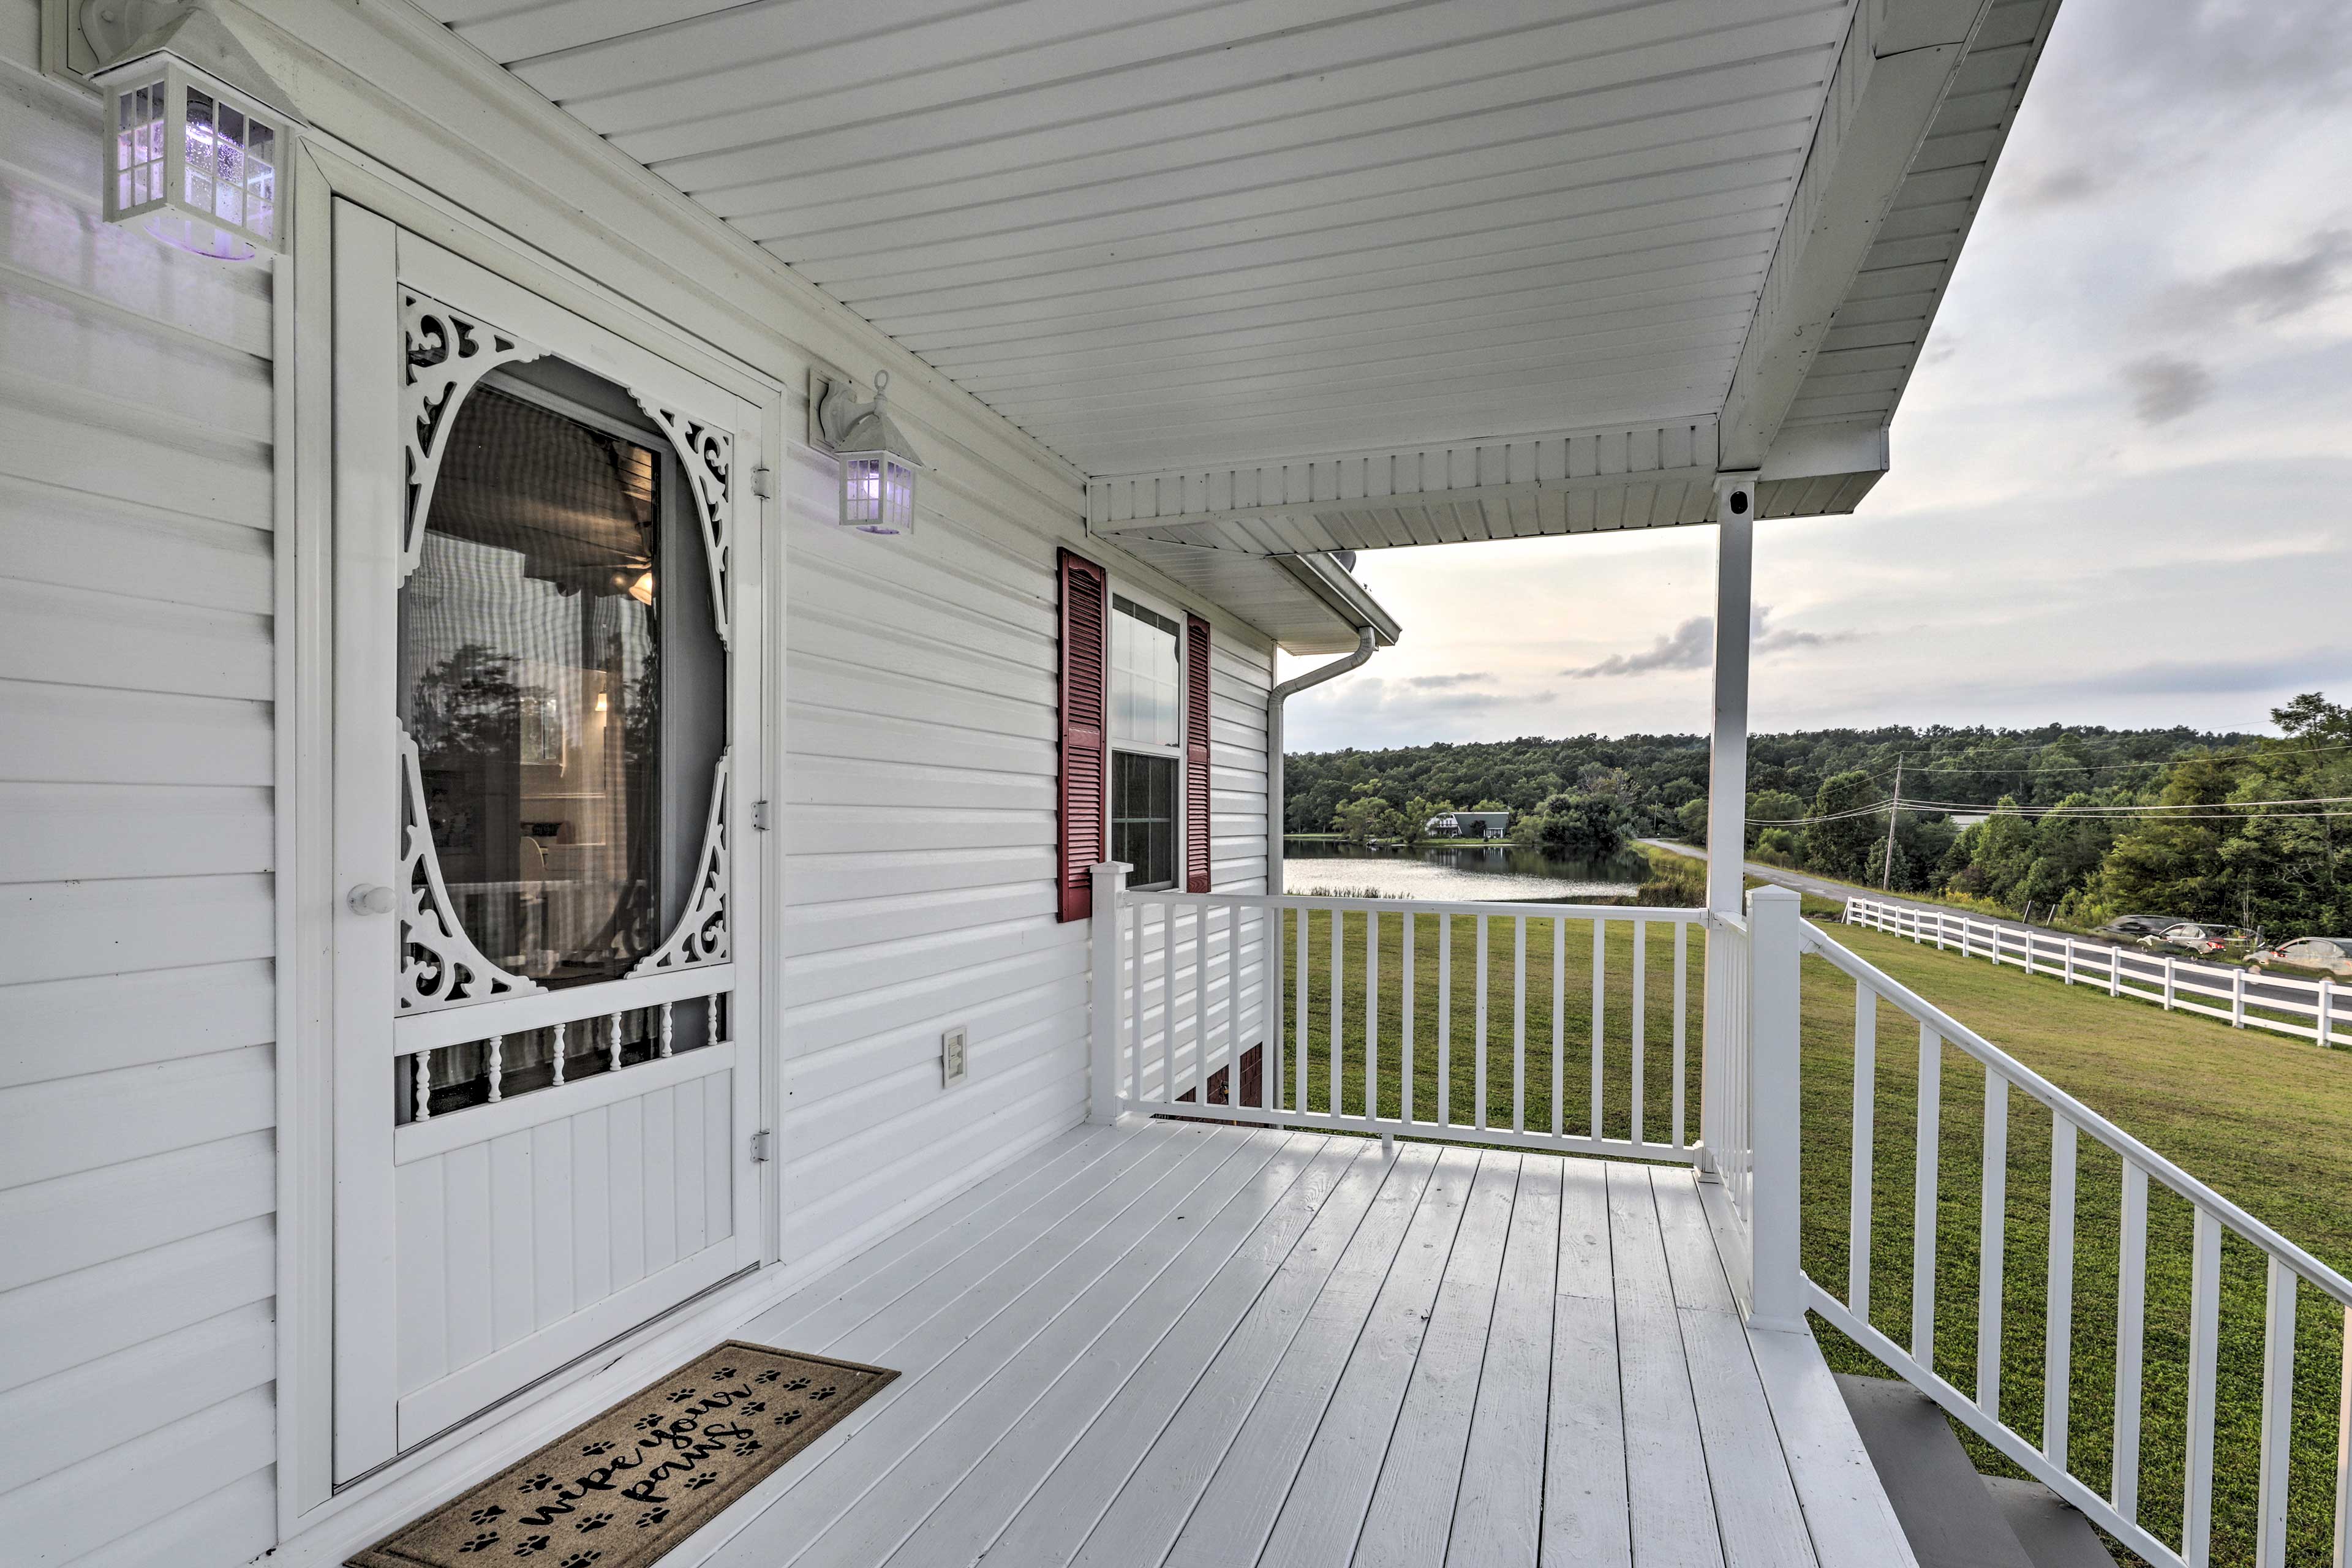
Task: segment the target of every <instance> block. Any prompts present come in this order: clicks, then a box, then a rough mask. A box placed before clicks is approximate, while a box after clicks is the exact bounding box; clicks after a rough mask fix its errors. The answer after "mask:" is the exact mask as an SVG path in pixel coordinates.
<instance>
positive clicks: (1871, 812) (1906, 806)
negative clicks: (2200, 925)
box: [1748, 795, 2352, 827]
mask: <svg viewBox="0 0 2352 1568" xmlns="http://www.w3.org/2000/svg"><path fill="white" fill-rule="evenodd" d="M2288 805H2295V806H2314V805H2352V795H2315V796H2312V797H2310V798H2308V799H2305V800H2245V801H2227V800H2223V801H2195V802H2189V803H2185V804H2181V805H2164V804H2160V803H2158V804H2151V805H2071V806H2069V805H2042V806H2034V805H2004V806H2000V807H1993V806H1987V805H1966V804H1960V803H1956V802H1952V801H1933V800H1927V801H1923V800H1916V799H1914V800H1908V801H1905V800H1900V799H1897V800H1892V801H1886V800H1882V801H1874V802H1873V803H1872V804H1870V805H1857V806H1853V807H1850V808H1848V809H1847V810H1844V811H1835V812H1827V813H1824V814H1822V816H1784V817H1767V816H1751V817H1749V818H1748V826H1750V827H1810V826H1814V825H1815V824H1817V823H1824V822H1850V821H1852V820H1853V819H1854V818H1856V817H1862V816H1878V815H1879V814H1880V813H1882V812H1888V811H1890V810H1901V811H1908V812H1912V813H1914V814H1923V813H1933V814H1937V815H1942V816H1950V815H1952V814H1954V813H1961V814H1965V815H1970V816H1973V815H1975V814H1977V813H1979V812H1982V813H1983V814H1984V815H1986V816H2001V815H2003V814H2007V815H2009V816H2019V817H2026V818H2033V819H2038V818H2041V817H2045V816H2061V817H2084V818H2089V819H2093V820H2100V819H2104V820H2109V821H2125V820H2130V819H2132V818H2136V817H2137V818H2149V819H2154V820H2157V821H2237V822H2243V821H2252V820H2257V819H2258V818H2259V817H2264V816H2352V812H2342V811H2270V810H2258V809H2257V808H2263V807H2271V806H2288ZM2248 812H2254V813H2255V814H2256V815H2255V816H2246V815H2244V814H2245V813H2248Z"/></svg>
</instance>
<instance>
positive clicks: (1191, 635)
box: [1184, 616, 1209, 893]
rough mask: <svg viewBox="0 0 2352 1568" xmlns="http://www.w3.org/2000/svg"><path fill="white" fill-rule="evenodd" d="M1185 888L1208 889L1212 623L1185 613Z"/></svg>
mask: <svg viewBox="0 0 2352 1568" xmlns="http://www.w3.org/2000/svg"><path fill="white" fill-rule="evenodd" d="M1184 890H1185V891H1186V892H1188V893H1205V892H1207V891H1208V890H1209V623H1208V622H1206V621H1204V620H1202V618H1201V617H1200V616H1185V617H1184Z"/></svg>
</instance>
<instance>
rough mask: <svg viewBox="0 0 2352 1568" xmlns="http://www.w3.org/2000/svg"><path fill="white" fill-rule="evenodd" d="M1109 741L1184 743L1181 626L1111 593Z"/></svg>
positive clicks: (1153, 611) (1174, 744)
mask: <svg viewBox="0 0 2352 1568" xmlns="http://www.w3.org/2000/svg"><path fill="white" fill-rule="evenodd" d="M1110 622H1111V625H1110V656H1111V657H1110V662H1111V737H1112V739H1114V740H1119V741H1127V742H1132V743H1134V744H1137V745H1143V746H1176V745H1181V744H1182V743H1183V739H1184V727H1183V726H1184V716H1183V660H1182V658H1181V653H1180V651H1179V645H1178V639H1179V637H1180V636H1181V633H1182V630H1183V628H1182V627H1181V626H1178V625H1177V624H1176V622H1175V621H1174V620H1172V619H1171V618H1170V617H1168V616H1163V615H1160V613H1159V612H1158V611H1156V610H1151V609H1148V608H1146V607H1145V606H1143V605H1139V604H1137V603H1136V602H1135V601H1133V600H1132V599H1127V598H1122V597H1119V596H1117V595H1114V596H1113V597H1112V599H1111V618H1110Z"/></svg>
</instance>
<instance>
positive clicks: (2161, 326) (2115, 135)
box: [1285, 0, 2352, 751]
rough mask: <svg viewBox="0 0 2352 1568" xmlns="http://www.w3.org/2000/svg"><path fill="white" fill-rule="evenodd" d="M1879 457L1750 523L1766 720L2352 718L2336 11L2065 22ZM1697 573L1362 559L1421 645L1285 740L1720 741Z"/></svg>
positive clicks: (2347, 235) (1303, 716) (1609, 553)
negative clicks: (2327, 712)
mask: <svg viewBox="0 0 2352 1568" xmlns="http://www.w3.org/2000/svg"><path fill="white" fill-rule="evenodd" d="M1894 449H1895V467H1894V470H1893V472H1892V473H1890V474H1889V475H1888V476H1887V477H1886V478H1885V479H1883V480H1881V481H1880V482H1879V485H1878V488H1877V489H1875V490H1874V492H1873V493H1872V495H1871V496H1870V498H1869V499H1868V500H1866V501H1864V503H1863V506H1862V509H1861V510H1860V511H1859V512H1857V513H1856V514H1855V515H1854V516H1852V517H1845V518H1811V519H1801V520H1795V521H1781V522H1774V523H1767V524H1764V525H1762V526H1760V527H1759V529H1758V532H1757V580H1756V596H1757V602H1758V604H1759V605H1761V606H1763V608H1762V610H1761V611H1760V613H1759V626H1758V627H1757V628H1756V630H1757V639H1758V640H1757V644H1756V647H1757V650H1758V651H1757V663H1756V666H1755V671H1754V693H1753V699H1752V712H1751V721H1752V723H1753V726H1754V727H1755V728H1756V729H1758V730H1787V729H1801V728H1810V727H1813V726H1819V725H1832V724H1870V723H1885V722H1903V723H1912V724H1928V723H1936V722H1945V723H1956V724H1957V723H1990V724H2032V723H2038V722H2042V721H2050V720H2066V721H2081V722H2095V723H2107V724H2119V725H2142V724H2150V725H2153V724H2170V723H2190V724H2197V725H2201V726H2208V727H2213V728H2231V729H2252V728H2264V727H2267V726H2266V723H2265V717H2264V716H2265V714H2266V711H2267V710H2268V709H2269V708H2270V707H2271V706H2273V704H2275V703H2276V702H2277V701H2279V700H2282V699H2284V698H2285V697H2287V696H2290V695H2292V694H2294V692H2297V691H2306V690H2311V689H2326V690H2328V691H2330V692H2332V693H2334V694H2336V696H2338V697H2339V698H2340V699H2347V700H2352V5H2347V4H2345V0H2235V3H2221V0H2206V3H2202V4H2199V3H2193V0H2065V6H2064V9H2063V11H2062V12H2061V13H2060V15H2059V18H2058V23H2057V26H2056V28H2055V30H2054V31H2053V36H2052V38H2051V42H2050V46H2049V48H2048V50H2047V51H2046V52H2045V54H2044V55H2043V57H2042V66H2041V68H2040V70H2039V72H2038V73H2037V74H2036V77H2035V79H2034V83H2033V86H2032V89H2031V90H2030V91H2029V92H2028V93H2027V95H2026V102H2025V108H2024V110H2023V112H2022V113H2021V116H2020V118H2019V121H2018V125H2017V128H2016V130H2015V132H2013V133H2012V135H2011V138H2010V142H2009V145H2008V148H2007V150H2006V152H2005V153H2003V155H2002V160H2001V164H2000V170H1999V172H1998V173H1997V174H1995V176H1994V179H1993V185H1992V190H1991V194H1990V196H1989V197H1988V199H1987V201H1986V204H1985V207H1984V210H1983V212H1982V213H1981V214H1980V215H1979V217H1978V220H1977V224H1976V227H1975V230H1974V232H1973V234H1972V235H1971V236H1970V237H1969V245H1968V249H1967V251H1966V253H1965V254H1964V255H1963V257H1962V258H1961V261H1960V265H1959V268H1958V274H1957V275H1956V276H1955V278H1954V279H1953V282H1952V286H1951V289H1950V290H1949V292H1948V294H1947V296H1946V298H1945V301H1944V305H1943V309H1942V310H1941V312H1940V314H1939V315H1938V317H1937V323H1936V328H1935V331H1934V334H1933V335H1932V336H1931V337H1930V339H1929V340H1928V348H1927V356H1926V360H1925V362H1924V363H1922V365H1921V366H1920V368H1919V370H1918V373H1917V374H1916V375H1915V376H1914V377H1913V379H1912V382H1911V385H1910V388H1909V390H1908V392H1907V393H1906V395H1905V397H1904V401H1903V408H1902V412H1901V414H1900V415H1899V416H1897V418H1896V420H1895V430H1894ZM1713 572H1714V542H1713V538H1712V535H1711V532H1710V531H1708V530H1706V529H1676V530H1671V531H1662V532H1659V533H1654V534H1642V535H1624V536H1607V535H1602V536H1588V537H1583V538H1576V539H1565V540H1561V539H1553V540H1529V541H1524V542H1517V543H1512V544H1482V545H1466V546H1457V547H1452V548H1444V549H1429V550H1407V551H1391V552H1380V553H1374V554H1370V555H1367V556H1365V557H1364V558H1363V559H1362V562H1361V563H1360V575H1361V576H1362V577H1363V578H1364V580H1365V581H1366V582H1367V583H1368V584H1370V586H1371V588H1372V590H1373V592H1374V593H1375V594H1376V595H1378V596H1379V597H1380V599H1381V602H1382V603H1383V604H1385V605H1388V606H1389V607H1390V608H1391V610H1392V611H1394V612H1395V613H1396V614H1397V616H1398V618H1399V619H1400V620H1402V622H1403V623H1404V626H1405V634H1406V635H1405V640H1404V642H1403V643H1402V645H1400V646H1399V647H1396V648H1394V649H1391V650H1389V651H1386V652H1383V653H1382V654H1381V655H1380V656H1379V657H1378V658H1376V659H1374V660H1373V662H1372V663H1371V664H1370V666H1368V667H1367V668H1365V669H1364V670H1363V671H1362V672H1361V673H1360V674H1355V675H1349V676H1347V677H1343V678H1342V679H1339V680H1337V681H1334V682H1332V683H1331V684H1329V685H1328V686H1325V687H1322V688H1318V689H1316V690H1313V691H1310V692H1307V693H1306V694H1304V695H1302V696H1301V697H1299V698H1297V699H1296V700H1293V701H1292V703H1291V705H1290V710H1289V724H1290V737H1291V739H1290V744H1291V745H1292V746H1293V747H1295V748H1297V749H1299V750H1306V751H1318V750H1324V749H1328V748H1330V747H1335V746H1345V745H1356V746H1381V745H1400V744H1411V743H1414V742H1426V741H1439V740H1448V741H1472V740H1497V739H1505V738H1508V737H1512V736H1518V735H1567V734H1580V733H1585V732H1588V731H1597V732H1600V733H1602V734H1622V733H1626V732H1629V731H1698V730H1702V729H1704V728H1705V726H1706V711H1707V675H1706V663H1707V657H1708V648H1709V646H1710V643H1709V639H1710V637H1711V635H1712V628H1711V626H1710V625H1709V623H1708V619H1707V616H1708V611H1709V608H1710V601H1711V597H1712V593H1713V585H1712V577H1713ZM1311 662H1314V661H1304V662H1302V661H1298V660H1286V661H1285V673H1286V674H1287V673H1295V672H1296V671H1297V669H1299V668H1304V666H1305V663H1311Z"/></svg>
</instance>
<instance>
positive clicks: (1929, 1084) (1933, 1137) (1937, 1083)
mask: <svg viewBox="0 0 2352 1568" xmlns="http://www.w3.org/2000/svg"><path fill="white" fill-rule="evenodd" d="M1943 1098H1944V1042H1943V1040H1942V1039H1941V1038H1940V1037H1938V1036H1937V1033H1936V1031H1935V1030H1933V1029H1931V1028H1929V1027H1927V1026H1926V1025H1924V1024H1923V1025H1921V1026H1919V1147H1918V1151H1917V1154H1916V1171H1917V1175H1916V1178H1915V1180H1914V1184H1913V1188H1912V1200H1911V1202H1912V1207H1911V1359H1912V1360H1913V1361H1916V1362H1917V1363H1919V1364H1920V1365H1921V1366H1923V1367H1929V1368H1932V1367H1934V1366H1935V1364H1936V1155H1937V1141H1938V1139H1939V1138H1940V1136H1941V1133H1940V1131H1939V1128H1940V1121H1941V1112H1942V1110H1943Z"/></svg>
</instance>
